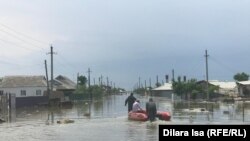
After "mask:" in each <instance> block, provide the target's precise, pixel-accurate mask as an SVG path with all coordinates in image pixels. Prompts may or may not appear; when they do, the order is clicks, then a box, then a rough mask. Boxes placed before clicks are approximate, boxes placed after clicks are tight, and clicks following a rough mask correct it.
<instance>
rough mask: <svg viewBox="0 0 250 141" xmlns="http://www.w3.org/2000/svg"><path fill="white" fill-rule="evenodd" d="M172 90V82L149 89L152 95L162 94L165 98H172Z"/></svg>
mask: <svg viewBox="0 0 250 141" xmlns="http://www.w3.org/2000/svg"><path fill="white" fill-rule="evenodd" d="M173 92H174V91H173V88H172V83H164V85H162V86H159V87H157V88H154V89H152V90H151V93H152V95H153V96H162V97H167V98H172V94H173Z"/></svg>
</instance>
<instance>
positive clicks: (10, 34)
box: [0, 29, 45, 50]
mask: <svg viewBox="0 0 250 141" xmlns="http://www.w3.org/2000/svg"><path fill="white" fill-rule="evenodd" d="M0 31H2V32H4V33H6V34H8V35H9V36H12V37H14V38H16V39H18V40H20V41H22V42H24V43H26V44H30V45H32V46H34V47H36V48H39V49H42V50H45V49H44V48H41V47H39V46H38V45H35V44H33V43H31V42H28V41H26V40H23V39H22V38H20V37H18V36H16V35H15V34H12V33H9V32H6V31H4V30H2V29H0Z"/></svg>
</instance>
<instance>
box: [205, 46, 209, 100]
mask: <svg viewBox="0 0 250 141" xmlns="http://www.w3.org/2000/svg"><path fill="white" fill-rule="evenodd" d="M208 56H209V55H208V54H207V50H206V52H205V58H206V81H207V101H208V100H209V90H208V88H209V86H208V61H207V60H208Z"/></svg>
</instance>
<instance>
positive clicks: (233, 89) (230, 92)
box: [209, 80, 239, 97]
mask: <svg viewBox="0 0 250 141" xmlns="http://www.w3.org/2000/svg"><path fill="white" fill-rule="evenodd" d="M209 83H210V84H212V85H214V86H218V87H219V90H218V91H217V93H219V94H222V95H227V96H233V97H237V96H238V94H239V93H238V87H237V84H236V82H233V81H217V80H213V81H209Z"/></svg>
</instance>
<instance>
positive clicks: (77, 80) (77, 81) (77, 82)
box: [76, 72, 79, 89]
mask: <svg viewBox="0 0 250 141" xmlns="http://www.w3.org/2000/svg"><path fill="white" fill-rule="evenodd" d="M78 85H79V72H78V73H77V78H76V88H77V89H78Z"/></svg>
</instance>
